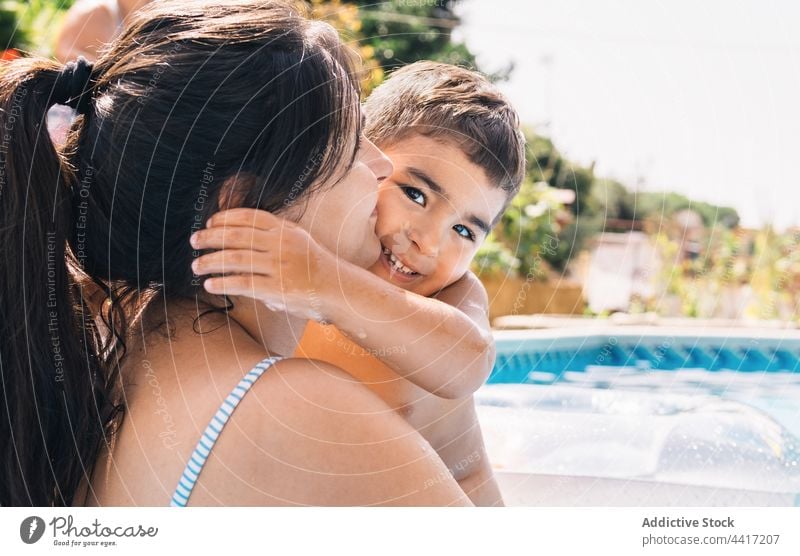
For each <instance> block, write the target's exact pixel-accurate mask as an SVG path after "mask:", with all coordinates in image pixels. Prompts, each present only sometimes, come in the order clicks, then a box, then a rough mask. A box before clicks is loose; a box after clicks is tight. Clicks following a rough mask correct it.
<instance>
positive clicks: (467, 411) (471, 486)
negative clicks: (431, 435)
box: [420, 396, 504, 506]
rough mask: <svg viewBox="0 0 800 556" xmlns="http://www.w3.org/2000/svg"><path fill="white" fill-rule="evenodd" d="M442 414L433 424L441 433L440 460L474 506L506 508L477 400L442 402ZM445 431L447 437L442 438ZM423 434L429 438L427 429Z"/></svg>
mask: <svg viewBox="0 0 800 556" xmlns="http://www.w3.org/2000/svg"><path fill="white" fill-rule="evenodd" d="M440 410H441V411H440V413H441V415H442V416H441V417H438V418H437V419H436V421H435V423H432V424H431V427H433V428H435V429H436V430H437V431H439V434H436V435H435V436H437V437H438V440H437V441H436V445H435V446H434V448H436V452H437V453H438V454H439V457H441V458H442V461H444V463H445V465H446V466H447V468H448V469H449V470H450V473H452V475H453V478H454V479H455V480H456V481H457V482H458V484H459V486H460V487H461V489H462V490H463V491H464V493H465V494H466V495H467V496H468V497H469V498H470V500H472V503H473V504H475V505H476V506H503V505H504V504H503V497H502V495H501V494H500V488H499V487H498V486H497V480H496V479H495V477H494V472H493V471H492V466H491V464H490V462H489V456H488V455H487V454H486V447H485V446H484V443H483V434H482V433H481V427H480V423H479V422H478V415H477V413H476V411H475V401H474V399H473V397H472V396H470V397H469V398H465V399H463V400H456V401H450V400H442V401H441V404H440ZM443 431H444V432H445V434H444V436H442V435H441V432H443ZM420 432H421V433H422V434H423V436H425V434H426V432H429V431H428V429H426V428H424V427H423V428H422V429H420Z"/></svg>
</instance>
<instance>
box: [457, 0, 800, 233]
mask: <svg viewBox="0 0 800 556" xmlns="http://www.w3.org/2000/svg"><path fill="white" fill-rule="evenodd" d="M457 7H458V9H457V11H458V13H459V15H460V16H461V18H462V24H461V25H460V26H459V28H457V31H456V33H455V39H456V40H463V41H464V42H466V44H467V46H468V47H469V48H470V49H471V50H472V51H473V52H474V53H476V54H477V55H478V64H479V66H480V67H481V69H483V70H484V71H489V72H491V71H495V70H497V69H500V68H502V67H504V66H505V65H506V64H507V63H508V62H509V61H513V62H514V63H515V68H514V71H513V73H512V76H511V79H510V80H509V81H507V82H504V83H501V84H500V87H501V89H502V90H503V91H504V92H505V93H506V95H507V96H508V97H509V99H510V100H511V101H512V103H513V104H514V105H515V106H516V107H517V109H518V111H519V112H520V116H521V118H522V120H523V122H524V123H526V124H529V125H532V126H534V129H536V130H537V131H538V132H539V133H542V134H545V135H549V136H550V137H551V138H552V139H553V141H554V143H555V145H556V147H558V148H559V150H560V151H561V152H562V153H563V154H564V155H565V156H567V158H569V159H571V160H575V161H577V162H580V163H583V164H589V163H591V162H592V161H594V162H595V163H596V166H595V173H596V174H597V175H598V176H600V177H609V178H616V179H619V180H620V181H622V182H623V183H625V184H626V185H627V186H628V187H629V188H630V189H634V190H639V191H665V190H669V191H677V192H680V193H683V194H685V195H687V196H689V197H690V198H692V199H697V200H700V201H708V202H711V203H715V204H721V205H726V206H733V207H735V208H736V209H737V210H738V212H739V215H740V216H741V218H742V224H743V225H745V226H750V227H756V226H761V225H764V224H767V223H771V224H773V225H775V226H777V227H778V228H785V227H787V226H791V225H800V169H798V168H795V163H797V162H800V138H798V136H799V135H800V32H798V28H799V27H800V26H799V25H798V24H800V2H796V1H792V0H786V1H784V0H761V1H755V0H724V1H723V0H693V1H686V0H670V1H669V2H665V1H651V0H591V1H587V0H557V1H555V0H550V1H541V0H496V1H493V0H462V1H461V2H460V3H459V4H457Z"/></svg>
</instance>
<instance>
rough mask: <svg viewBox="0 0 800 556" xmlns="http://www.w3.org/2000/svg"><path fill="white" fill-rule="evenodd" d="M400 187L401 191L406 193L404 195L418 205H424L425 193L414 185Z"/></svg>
mask: <svg viewBox="0 0 800 556" xmlns="http://www.w3.org/2000/svg"><path fill="white" fill-rule="evenodd" d="M401 189H402V190H403V193H405V194H406V197H408V198H409V199H411V200H412V201H414V202H415V203H417V204H418V205H421V206H423V207H424V206H425V194H424V193H423V192H422V191H420V190H419V189H417V188H416V187H411V186H409V185H405V186H402V187H401Z"/></svg>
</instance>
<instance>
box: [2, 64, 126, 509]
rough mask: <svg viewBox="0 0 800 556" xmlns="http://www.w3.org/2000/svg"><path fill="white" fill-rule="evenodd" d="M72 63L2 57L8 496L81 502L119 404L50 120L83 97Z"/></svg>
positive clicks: (68, 178)
mask: <svg viewBox="0 0 800 556" xmlns="http://www.w3.org/2000/svg"><path fill="white" fill-rule="evenodd" d="M79 65H80V64H79ZM84 67H85V66H84ZM68 69H70V68H68ZM75 72H76V66H75V65H72V66H71V70H70V71H63V70H62V67H61V66H60V65H58V64H56V63H54V62H50V61H46V60H32V59H20V60H16V61H13V62H9V63H6V64H4V66H3V67H0V389H2V391H0V446H2V450H0V505H3V506H25V505H33V506H52V505H56V506H61V505H72V504H73V503H75V502H76V501H75V500H74V498H75V495H76V492H77V490H78V488H79V486H81V484H82V483H83V482H85V481H88V480H89V479H90V474H89V473H90V470H91V469H93V467H94V463H95V460H96V458H97V454H98V453H99V450H100V447H101V445H102V443H103V442H104V439H105V435H106V433H107V431H108V429H109V428H110V423H111V421H112V420H113V417H114V413H115V409H114V406H113V404H112V403H110V401H109V400H110V399H111V397H112V396H111V387H110V386H109V384H108V382H109V381H108V379H107V374H106V372H105V371H104V369H103V366H102V365H101V362H100V359H99V357H98V349H99V344H98V341H97V340H98V334H97V329H96V328H95V325H94V321H93V319H92V318H91V316H90V313H89V311H88V309H87V308H86V306H85V303H84V297H83V295H82V291H81V288H79V287H78V285H77V283H76V281H75V280H74V279H73V278H72V276H71V274H70V270H69V268H68V264H67V258H68V255H69V253H68V248H67V240H68V238H69V237H70V233H71V230H72V228H73V222H72V220H73V215H72V212H73V209H72V201H71V190H72V189H73V188H72V185H73V182H75V180H76V177H75V174H74V172H73V170H72V168H71V167H70V166H69V165H68V164H67V163H66V162H65V161H64V160H62V157H61V155H60V154H59V153H58V152H57V151H56V149H55V147H54V146H53V143H52V141H51V139H50V136H49V135H48V132H47V125H46V115H47V110H48V108H49V107H50V106H52V105H53V104H55V103H56V101H58V102H62V103H65V101H66V100H68V99H64V98H58V97H59V96H61V97H63V96H67V97H68V98H69V99H74V100H73V101H70V102H69V103H70V104H71V105H73V106H77V105H78V102H77V101H79V100H80V101H81V102H83V103H84V104H83V105H82V106H81V108H83V107H85V102H86V101H85V99H83V98H82V97H81V95H80V94H79V95H78V97H81V98H78V97H75V92H74V90H72V89H71V85H70V83H65V76H66V77H67V78H69V80H71V78H72V74H74V73H75ZM90 85H91V84H90V83H89V86H90ZM87 297H88V296H87Z"/></svg>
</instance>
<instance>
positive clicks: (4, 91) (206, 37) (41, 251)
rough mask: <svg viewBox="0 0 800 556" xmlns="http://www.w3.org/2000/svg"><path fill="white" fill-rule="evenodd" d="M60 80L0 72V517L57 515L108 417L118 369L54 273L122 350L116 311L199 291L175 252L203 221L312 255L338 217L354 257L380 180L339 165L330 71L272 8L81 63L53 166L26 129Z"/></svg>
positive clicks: (31, 128) (179, 29)
mask: <svg viewBox="0 0 800 556" xmlns="http://www.w3.org/2000/svg"><path fill="white" fill-rule="evenodd" d="M61 69H62V68H61V67H60V66H58V65H56V64H54V63H52V62H49V61H45V60H30V59H25V60H20V61H16V62H13V63H11V64H8V65H7V66H5V67H3V68H1V69H0V109H2V110H0V126H2V128H3V130H4V132H5V133H4V134H3V135H0V139H3V142H4V145H3V146H0V150H2V155H3V156H0V170H2V171H1V172H0V250H2V253H1V254H0V255H2V257H3V260H4V261H13V264H5V265H2V267H3V270H2V271H0V314H2V315H3V321H2V323H0V368H1V370H2V373H0V375H1V376H0V378H1V379H2V384H1V385H0V388H2V389H3V391H4V395H3V396H2V397H0V412H2V414H3V416H4V417H3V418H2V419H0V445H4V446H9V445H12V443H13V445H14V447H15V450H6V451H5V452H4V454H3V455H2V456H0V457H2V459H0V477H1V478H2V479H0V505H24V504H29V503H33V504H37V505H45V504H52V503H55V504H62V503H66V504H69V503H72V496H73V495H74V492H75V489H76V488H77V485H78V482H79V481H80V480H81V479H82V478H83V473H84V470H85V469H86V468H87V467H90V466H91V465H92V463H93V462H94V457H95V455H96V453H97V450H98V449H99V446H100V445H101V443H102V442H104V441H105V438H106V436H105V435H106V434H107V433H108V432H109V426H110V423H112V421H113V417H114V416H115V414H116V413H117V412H118V410H119V409H120V406H119V405H118V404H117V398H116V397H115V388H114V385H115V382H116V375H115V371H114V369H115V368H118V367H115V366H114V365H113V360H114V357H113V356H115V355H119V354H118V353H117V352H116V351H114V350H111V351H107V350H106V347H107V344H106V343H105V338H103V337H101V335H100V333H99V332H98V330H97V329H96V328H95V325H94V319H93V317H92V315H91V314H89V313H88V312H87V311H85V310H84V306H85V303H84V295H83V293H82V290H81V288H80V286H79V285H78V284H77V283H76V282H74V281H73V280H71V279H70V273H69V272H68V270H67V268H68V267H67V264H66V262H65V260H66V258H67V256H69V260H70V261H71V263H70V264H71V265H73V266H74V267H75V270H82V271H83V272H85V273H86V274H87V275H88V276H89V277H90V278H92V279H93V280H94V281H95V282H97V283H98V284H100V285H102V286H103V288H104V289H106V291H107V293H108V294H109V295H110V297H111V301H112V303H111V310H110V311H109V312H108V314H107V316H106V318H108V319H111V322H110V325H111V329H112V330H114V331H115V332H116V333H117V334H119V335H122V336H124V334H125V333H126V332H127V330H126V325H125V318H124V315H125V313H124V312H123V311H121V310H118V309H119V307H120V306H121V299H124V298H125V296H126V295H131V297H136V295H135V294H141V293H147V292H161V293H163V294H165V295H167V296H172V295H178V296H181V295H191V294H192V293H194V292H195V291H197V289H199V284H197V283H194V284H193V282H192V278H193V276H192V273H191V268H190V263H191V260H192V258H193V256H194V255H196V254H195V253H193V252H192V250H191V247H190V245H189V242H188V238H189V235H190V234H191V233H192V232H193V231H194V230H196V229H197V228H199V227H202V226H204V225H205V221H206V220H207V219H208V217H209V216H210V215H211V214H212V213H213V212H214V211H216V210H218V209H219V208H220V206H221V205H226V204H227V205H231V204H234V205H237V206H246V207H251V208H261V209H265V210H269V211H272V212H277V213H284V214H286V215H288V216H291V217H293V218H295V219H297V220H299V221H300V222H301V224H304V225H307V226H308V227H309V228H310V229H312V233H314V234H315V235H316V236H318V237H320V235H321V234H323V235H324V234H327V233H329V230H328V231H326V230H325V228H326V226H324V225H323V226H319V223H322V224H327V227H330V226H338V227H339V228H340V229H343V228H342V222H341V220H342V218H343V217H344V216H347V215H346V214H345V212H346V211H345V212H342V211H341V210H339V209H341V207H343V206H346V205H347V204H348V203H350V204H353V205H354V206H357V207H358V209H357V210H358V211H360V212H358V215H359V218H360V219H361V221H363V222H364V225H363V229H362V230H361V234H362V238H361V240H362V242H364V243H365V244H367V243H370V244H371V242H370V241H366V240H363V235H364V234H365V233H366V232H365V231H364V230H368V231H369V233H370V234H371V235H372V236H374V229H371V228H370V225H371V224H374V221H371V222H370V221H369V218H368V215H369V213H371V212H372V208H373V207H374V205H375V199H374V195H375V188H376V185H377V184H376V183H375V182H376V177H377V175H378V174H386V173H388V170H381V169H380V165H381V163H376V162H375V160H378V159H379V157H378V158H376V157H375V153H374V152H373V151H372V149H374V147H371V146H370V147H369V149H368V150H367V151H362V152H359V150H358V137H359V136H360V129H361V115H360V107H359V95H358V88H357V79H356V78H355V77H354V70H353V65H352V63H351V59H350V54H349V52H348V51H347V49H346V48H344V47H342V45H341V44H340V43H339V41H338V38H337V36H336V34H335V32H334V31H333V30H332V29H331V28H330V27H329V26H327V25H325V24H322V23H313V22H310V21H309V20H307V19H305V18H304V17H303V16H302V14H299V13H298V12H297V11H296V10H295V9H294V8H292V7H291V6H289V5H288V4H284V3H278V2H265V1H263V0H261V1H256V0H253V1H244V0H242V1H240V2H225V3H219V4H215V3H211V2H208V1H206V0H191V1H186V2H159V3H154V4H152V5H150V6H149V7H147V8H145V9H143V10H142V11H140V12H138V13H137V15H136V16H135V17H134V19H133V21H132V22H131V23H130V25H129V27H128V28H127V29H126V31H125V32H124V33H123V34H122V35H121V36H120V37H118V38H117V39H116V41H115V42H114V43H113V44H112V45H111V46H110V48H109V49H108V50H107V51H106V52H105V53H104V54H103V55H102V56H101V57H100V58H99V59H98V61H97V62H96V63H95V65H94V68H93V71H92V73H91V80H90V88H89V91H88V94H89V95H91V101H90V102H88V104H87V103H85V102H81V103H80V105H81V107H82V110H81V111H82V112H85V113H84V114H83V115H80V116H79V117H78V119H77V120H76V122H75V124H74V126H73V128H72V130H71V132H70V135H69V137H68V140H67V144H66V145H65V147H64V149H63V150H62V152H59V153H57V152H56V151H55V149H54V147H53V145H52V143H51V142H50V140H49V138H48V137H47V134H46V133H44V132H43V130H44V129H45V126H44V125H43V122H44V118H45V114H46V112H47V109H48V108H49V107H50V106H52V105H53V104H54V103H55V102H56V101H59V102H63V99H58V98H54V96H53V92H54V91H56V90H61V89H62V87H61V85H60V82H59V79H61V77H60V71H61ZM82 98H83V100H85V99H86V97H85V96H84V97H82ZM368 159H369V160H370V162H367V160H368ZM342 188H343V189H342ZM312 191H318V192H320V193H321V192H327V197H328V203H329V204H330V206H331V207H332V210H331V211H330V214H325V213H324V212H325V205H320V206H317V207H316V208H319V209H322V210H315V213H317V214H316V216H315V217H313V218H311V216H310V215H306V214H305V211H304V208H309V207H310V205H309V203H314V200H315V199H317V200H318V197H316V196H315V195H312V194H311V192H312ZM338 191H342V195H337V194H336V192H338ZM353 199H355V200H353ZM370 203H371V205H370ZM317 204H318V205H319V203H318V202H317ZM333 208H335V209H336V210H333ZM350 216H352V214H351V215H350ZM337 219H338V221H337ZM353 220H355V219H353ZM314 222H316V223H317V225H316V227H315V224H314ZM356 224H357V226H361V223H360V222H356ZM315 232H316V233H315ZM340 235H341V234H340ZM324 237H325V238H327V239H325V241H323V242H324V243H326V245H328V247H331V248H336V247H337V246H338V244H336V245H333V244H332V242H331V240H330V238H329V236H324ZM344 239H346V240H350V239H352V238H350V237H349V236H348V237H347V238H344ZM376 242H377V239H375V243H376ZM376 245H377V243H376ZM67 246H68V247H67ZM346 251H348V252H347V253H343V252H342V253H341V254H342V255H343V256H349V257H352V258H353V259H354V260H356V259H357V256H358V255H357V249H353V248H351V247H349V248H348V249H346ZM340 252H341V250H340ZM375 257H377V247H376V253H375ZM373 260H374V259H373ZM370 262H372V261H364V262H363V264H365V265H366V264H369V263H370ZM114 345H117V344H114ZM123 345H124V344H123ZM109 361H111V363H109ZM9 415H10V416H11V418H10V419H7V418H6V416H9ZM75 439H78V440H77V441H76V440H75ZM43 453H44V454H45V455H46V457H42V454H43Z"/></svg>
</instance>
